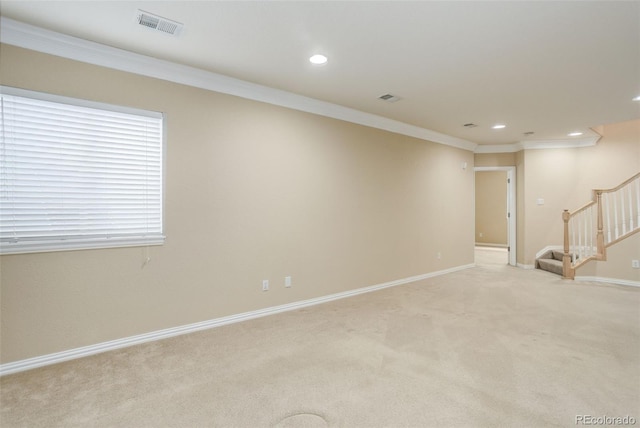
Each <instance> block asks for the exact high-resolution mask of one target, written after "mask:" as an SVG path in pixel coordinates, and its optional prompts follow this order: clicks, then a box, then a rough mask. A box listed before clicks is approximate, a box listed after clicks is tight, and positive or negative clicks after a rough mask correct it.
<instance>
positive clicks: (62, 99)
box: [0, 85, 167, 255]
mask: <svg viewBox="0 0 640 428" xmlns="http://www.w3.org/2000/svg"><path fill="white" fill-rule="evenodd" d="M0 95H9V96H15V97H22V98H30V99H35V100H41V101H46V102H53V103H59V104H68V105H72V106H77V107H86V108H91V109H98V110H103V111H110V112H116V113H124V114H130V115H137V116H144V117H147V118H154V119H159V120H160V121H161V127H160V160H159V167H160V206H159V210H160V212H159V216H160V231H159V233H158V232H154V233H151V234H150V235H146V236H143V235H141V234H136V235H130V236H108V235H107V234H104V235H103V236H92V237H79V236H66V237H65V236H63V237H55V238H46V237H45V238H23V239H20V238H18V239H17V240H15V241H7V240H4V241H0V255H8V254H24V253H39V252H55V251H71V250H88V249H102V248H122V247H139V246H153V245H163V244H164V242H165V239H166V236H165V233H164V228H165V218H164V211H165V210H164V205H165V162H166V135H167V132H166V120H165V119H166V118H165V114H164V113H162V112H157V111H150V110H143V109H139V108H133V107H125V106H121V105H114V104H107V103H103V102H98V101H89V100H84V99H78V98H72V97H66V96H61V95H54V94H49V93H44V92H37V91H31V90H26V89H20V88H14V87H9V86H2V85H0ZM0 138H4V136H1V135H0ZM0 174H1V172H0ZM0 190H2V183H1V182H0ZM0 203H1V202H0ZM0 210H2V206H0Z"/></svg>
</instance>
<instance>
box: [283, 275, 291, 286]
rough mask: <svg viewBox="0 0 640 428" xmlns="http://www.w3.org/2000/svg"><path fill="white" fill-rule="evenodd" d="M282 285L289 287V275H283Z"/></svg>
mask: <svg viewBox="0 0 640 428" xmlns="http://www.w3.org/2000/svg"><path fill="white" fill-rule="evenodd" d="M284 286H285V287H287V288H289V287H291V277H290V276H285V277H284Z"/></svg>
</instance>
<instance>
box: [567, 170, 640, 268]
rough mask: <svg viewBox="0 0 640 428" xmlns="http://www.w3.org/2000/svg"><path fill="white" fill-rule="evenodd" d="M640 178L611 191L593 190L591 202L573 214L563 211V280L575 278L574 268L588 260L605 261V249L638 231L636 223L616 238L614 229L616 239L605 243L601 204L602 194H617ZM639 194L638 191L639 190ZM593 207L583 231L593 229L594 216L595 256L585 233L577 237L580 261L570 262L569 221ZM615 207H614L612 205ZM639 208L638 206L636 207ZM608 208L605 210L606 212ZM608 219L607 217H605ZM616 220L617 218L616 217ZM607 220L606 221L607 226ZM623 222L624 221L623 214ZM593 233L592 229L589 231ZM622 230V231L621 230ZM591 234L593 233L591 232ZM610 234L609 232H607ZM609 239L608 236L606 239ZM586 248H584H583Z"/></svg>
mask: <svg viewBox="0 0 640 428" xmlns="http://www.w3.org/2000/svg"><path fill="white" fill-rule="evenodd" d="M639 178H640V172H639V173H637V174H635V175H633V176H632V177H630V178H629V179H627V180H625V181H624V182H622V183H620V184H619V185H617V186H616V187H613V188H611V189H594V190H593V196H592V200H591V201H590V202H588V203H587V204H585V205H584V206H582V207H580V208H579V209H577V210H576V211H574V212H570V211H569V210H566V209H565V210H564V211H563V213H562V220H563V222H564V248H563V250H564V253H563V256H562V276H563V278H567V279H573V278H574V277H575V271H576V268H577V267H579V266H581V265H582V264H584V263H586V262H587V261H589V260H594V259H595V260H606V259H607V255H606V249H607V247H609V246H611V245H612V244H614V243H615V242H619V241H621V240H622V239H624V238H626V237H628V236H629V235H631V234H635V233H637V232H639V231H640V225H638V224H637V223H636V225H635V226H632V227H631V229H632V230H629V232H628V233H627V232H623V236H618V231H617V229H616V239H615V240H613V241H611V242H608V243H605V236H604V216H603V202H602V194H603V193H614V192H617V191H619V190H621V189H623V188H624V187H625V186H627V185H629V184H631V183H633V182H634V181H635V180H638V179H639ZM638 189H640V187H638ZM639 192H640V190H639ZM629 198H631V194H629ZM594 205H596V212H595V213H593V212H592V213H590V214H589V213H585V215H586V216H588V217H587V218H588V219H589V220H588V222H586V223H584V224H585V231H586V230H587V225H591V227H593V216H594V215H595V217H596V219H595V223H596V225H595V232H596V236H595V238H596V239H595V241H596V242H595V247H596V248H595V254H594V253H593V246H592V245H593V244H592V243H593V241H592V239H593V235H590V236H591V238H589V242H591V243H590V244H588V246H587V235H586V233H585V235H578V236H579V243H578V244H577V248H578V252H579V254H578V256H579V257H580V259H579V260H578V261H576V260H572V257H573V255H572V251H575V249H574V248H572V246H571V242H570V240H571V235H570V233H569V232H570V230H569V229H570V228H569V221H570V220H571V219H572V218H573V217H576V216H577V215H579V214H581V213H583V212H584V211H586V210H588V209H589V208H592V207H593V206H594ZM614 206H615V205H614ZM638 206H639V207H640V205H638ZM608 209H609V208H607V210H608ZM631 212H632V210H631V208H630V214H629V215H631ZM582 218H583V219H582V220H576V221H582V222H585V220H584V217H582ZM607 218H609V217H607ZM616 218H617V217H616ZM608 221H609V220H607V224H608V225H609V223H608ZM623 221H624V213H623ZM638 223H640V215H639V220H638ZM579 224H580V223H579ZM625 224H626V223H625ZM591 230H592V231H593V229H591ZM623 230H624V229H623ZM591 233H593V232H591ZM608 233H610V231H609V232H608ZM580 236H584V238H585V243H584V245H583V244H582V243H580V242H581V241H580V239H581V238H580ZM608 239H609V240H611V239H610V236H609V238H608ZM573 246H574V247H576V242H575V238H574V244H573ZM585 246H586V247H585ZM585 248H586V249H587V250H586V251H584V250H585Z"/></svg>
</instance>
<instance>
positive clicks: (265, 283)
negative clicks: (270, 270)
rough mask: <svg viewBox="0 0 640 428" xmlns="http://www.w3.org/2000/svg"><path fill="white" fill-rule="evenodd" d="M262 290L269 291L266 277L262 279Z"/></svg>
mask: <svg viewBox="0 0 640 428" xmlns="http://www.w3.org/2000/svg"><path fill="white" fill-rule="evenodd" d="M262 291H269V280H268V279H263V280H262Z"/></svg>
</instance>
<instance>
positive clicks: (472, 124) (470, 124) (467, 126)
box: [462, 123, 478, 128]
mask: <svg viewBox="0 0 640 428" xmlns="http://www.w3.org/2000/svg"><path fill="white" fill-rule="evenodd" d="M462 126H464V127H465V128H475V127H476V126H478V125H476V124H475V123H465V124H464V125H462Z"/></svg>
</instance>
